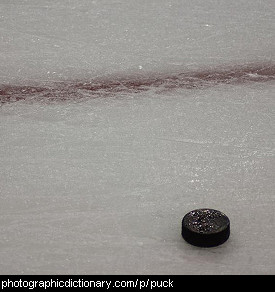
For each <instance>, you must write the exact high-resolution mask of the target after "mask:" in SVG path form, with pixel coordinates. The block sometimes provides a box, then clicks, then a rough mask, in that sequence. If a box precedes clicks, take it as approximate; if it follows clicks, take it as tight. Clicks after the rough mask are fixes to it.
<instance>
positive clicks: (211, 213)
mask: <svg viewBox="0 0 275 292" xmlns="http://www.w3.org/2000/svg"><path fill="white" fill-rule="evenodd" d="M229 235H230V221H229V218H228V217H227V216H226V215H225V214H223V213H222V212H220V211H217V210H213V209H197V210H193V211H191V212H189V213H187V214H186V215H185V216H184V217H183V219H182V237H183V238H184V239H185V240H186V241H187V242H188V243H190V244H192V245H195V246H200V247H212V246H217V245H220V244H222V243H224V242H225V241H226V240H227V239H228V238H229Z"/></svg>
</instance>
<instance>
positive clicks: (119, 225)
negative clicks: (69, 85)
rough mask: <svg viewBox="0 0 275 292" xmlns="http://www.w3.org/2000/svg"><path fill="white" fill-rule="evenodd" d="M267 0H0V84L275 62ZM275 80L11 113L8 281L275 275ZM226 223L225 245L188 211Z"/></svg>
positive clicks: (1, 242)
mask: <svg viewBox="0 0 275 292" xmlns="http://www.w3.org/2000/svg"><path fill="white" fill-rule="evenodd" d="M274 13H275V4H274V1H271V0H261V1H258V0H253V1H248V0H245V1H227V0H222V1H215V0H209V1H202V0H192V1H191V0H190V1H187V0H185V1H180V0H170V1H167V0H165V1H164V0H150V1H148V0H146V1H145V0H130V1H129V0H100V1H88V0H79V1H70V0H57V1H49V0H48V1H46V0H43V1H42V0H20V1H9V0H1V1H0V70H1V73H0V85H3V84H4V85H7V84H9V85H19V84H20V85H33V84H36V85H37V84H38V85H39V84H43V85H45V84H46V85H47V86H48V85H49V84H51V83H52V82H61V81H62V82H63V81H65V82H73V81H74V80H91V79H92V78H95V77H100V76H104V77H106V76H112V78H115V76H137V75H138V76H150V74H160V73H165V74H170V73H173V72H185V71H188V70H195V71H196V70H201V69H202V68H203V69H205V68H208V69H212V70H213V68H216V67H217V66H220V67H226V66H234V65H246V64H250V63H268V64H270V63H272V62H274V57H275V56H274V52H275V50H274V43H275V35H274V31H275V23H274ZM274 93H275V83H274V81H268V82H247V83H240V84H222V83H221V84H218V85H217V86H210V87H207V88H194V89H184V88H181V89H174V90H167V91H163V92H157V91H156V90H153V89H152V90H149V91H145V92H139V93H131V92H130V93H127V92H122V93H116V94H113V95H112V96H108V97H105V98H97V99H93V98H89V95H88V96H87V97H86V99H84V100H81V101H79V100H77V99H74V98H71V99H69V100H68V101H66V102H62V103H61V102H53V103H47V102H46V101H45V102H43V101H33V102H30V101H28V100H21V101H18V102H12V103H5V104H3V105H2V106H1V107H0V196H1V204H0V274H274V273H275V233H274V226H275V212H274V211H275V196H274V187H275V186H274V170H275V167H274V130H275V129H274V105H275V102H274ZM201 207H209V208H214V209H218V210H220V211H222V212H224V213H225V214H226V215H227V216H228V217H229V218H230V220H231V236H230V238H229V240H228V241H227V242H226V243H224V244H223V245H221V246H219V247H215V248H208V249H207V248H206V249H205V248H197V247H193V246H191V245H189V244H187V243H185V242H184V240H183V239H182V237H181V220H182V217H183V216H184V215H185V214H186V213H187V212H189V211H191V210H193V209H196V208H201Z"/></svg>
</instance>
